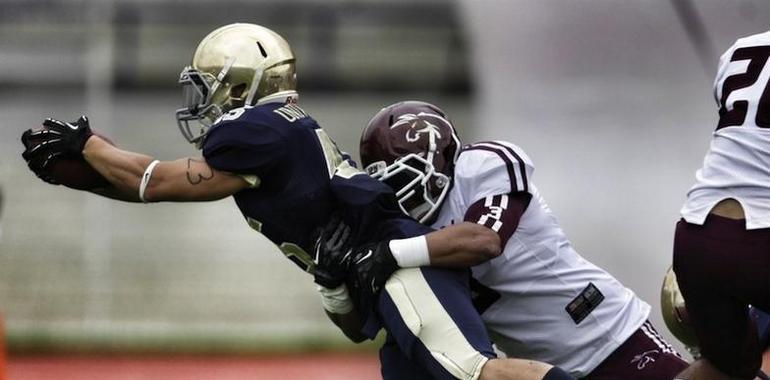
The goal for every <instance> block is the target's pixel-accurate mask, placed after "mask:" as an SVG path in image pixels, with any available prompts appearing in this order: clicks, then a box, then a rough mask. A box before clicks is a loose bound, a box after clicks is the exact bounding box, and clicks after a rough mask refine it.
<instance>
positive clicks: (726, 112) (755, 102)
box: [717, 46, 770, 130]
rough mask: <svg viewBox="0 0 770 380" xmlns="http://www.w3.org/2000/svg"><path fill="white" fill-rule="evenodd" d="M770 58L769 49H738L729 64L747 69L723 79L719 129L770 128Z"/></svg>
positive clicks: (760, 47)
mask: <svg viewBox="0 0 770 380" xmlns="http://www.w3.org/2000/svg"><path fill="white" fill-rule="evenodd" d="M769 57H770V46H752V47H745V48H741V49H737V50H735V52H734V53H733V55H732V57H731V58H730V64H729V65H730V66H733V67H735V66H737V67H738V68H740V67H742V66H745V67H746V70H745V71H742V72H741V73H740V74H735V75H731V76H729V77H727V78H725V80H724V84H723V85H722V96H721V99H719V104H720V108H719V124H717V130H719V129H721V128H724V127H730V126H756V127H760V128H770V86H768V80H769V79H770V65H768V64H767V63H768V58H769ZM746 61H748V62H746ZM738 65H740V66H738ZM728 70H730V69H729V68H728Z"/></svg>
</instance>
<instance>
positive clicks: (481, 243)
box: [391, 222, 502, 268]
mask: <svg viewBox="0 0 770 380" xmlns="http://www.w3.org/2000/svg"><path fill="white" fill-rule="evenodd" d="M425 240H426V242H427V248H428V254H429V257H430V259H429V260H430V265H431V266H440V267H450V268H458V267H469V266H473V265H476V264H480V263H482V262H484V261H487V260H490V259H493V258H495V257H497V256H499V255H500V253H501V252H502V247H501V245H500V237H499V236H498V235H497V234H496V233H495V232H494V231H492V230H491V229H489V228H487V227H484V226H482V225H479V224H476V223H471V222H463V223H460V224H454V225H451V226H448V227H446V228H442V229H440V230H437V231H434V232H431V233H429V234H427V235H425ZM391 248H392V246H391ZM394 255H396V253H395V252H394Z"/></svg>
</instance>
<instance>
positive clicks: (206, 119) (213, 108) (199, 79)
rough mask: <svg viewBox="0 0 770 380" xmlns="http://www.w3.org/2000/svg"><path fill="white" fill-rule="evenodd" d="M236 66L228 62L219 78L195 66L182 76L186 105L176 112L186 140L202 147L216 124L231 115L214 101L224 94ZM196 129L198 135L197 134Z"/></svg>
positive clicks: (183, 104) (232, 60) (185, 69)
mask: <svg viewBox="0 0 770 380" xmlns="http://www.w3.org/2000/svg"><path fill="white" fill-rule="evenodd" d="M234 62H235V59H228V60H227V63H226V64H225V66H224V67H223V68H222V70H221V71H220V72H219V75H217V76H216V77H214V76H213V75H211V74H210V73H207V72H201V71H199V70H196V69H194V68H192V66H187V67H185V68H184V69H183V70H182V72H181V73H180V74H179V84H180V85H182V99H183V103H182V108H180V109H178V110H176V122H177V125H178V126H179V131H180V132H182V135H183V136H184V137H185V139H187V141H189V142H190V143H192V144H195V145H196V146H198V147H200V145H201V143H202V140H203V137H204V136H205V135H206V133H207V132H208V129H209V127H211V124H213V123H214V120H216V119H217V118H219V117H220V116H222V114H223V113H224V112H225V111H228V110H224V109H222V106H221V105H220V104H221V103H220V102H216V101H214V97H215V95H218V94H221V92H219V93H218V92H217V91H218V90H219V88H220V86H221V85H222V80H223V79H224V78H225V77H226V76H227V74H228V71H230V68H231V67H232V65H233V63H234ZM228 100H229V99H228ZM229 102H230V103H232V101H229ZM191 123H192V124H191ZM196 129H197V132H194V130H196Z"/></svg>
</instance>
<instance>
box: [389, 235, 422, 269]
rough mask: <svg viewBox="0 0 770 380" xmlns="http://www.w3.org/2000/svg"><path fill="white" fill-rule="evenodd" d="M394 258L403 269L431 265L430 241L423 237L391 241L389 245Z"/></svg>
mask: <svg viewBox="0 0 770 380" xmlns="http://www.w3.org/2000/svg"><path fill="white" fill-rule="evenodd" d="M388 245H389V246H390V251H391V252H392V253H393V258H394V259H396V263H397V264H398V266H400V267H401V268H412V267H421V266H425V265H430V252H429V251H428V240H427V239H426V238H425V235H423V236H417V237H413V238H408V239H398V240H391V241H390V243H389V244H388Z"/></svg>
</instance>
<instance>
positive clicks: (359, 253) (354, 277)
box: [348, 241, 399, 299]
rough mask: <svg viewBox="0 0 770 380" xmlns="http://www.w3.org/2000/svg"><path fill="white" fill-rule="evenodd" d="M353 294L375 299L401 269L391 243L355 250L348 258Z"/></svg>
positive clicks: (386, 242) (369, 245)
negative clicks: (394, 273)
mask: <svg viewBox="0 0 770 380" xmlns="http://www.w3.org/2000/svg"><path fill="white" fill-rule="evenodd" d="M348 260H349V262H350V269H349V271H350V279H349V282H348V284H350V285H351V286H352V287H353V293H355V294H357V296H358V297H362V298H364V299H375V297H377V296H378V295H379V294H380V291H381V290H382V287H383V286H385V282H386V281H388V278H390V275H392V274H393V272H395V271H397V270H398V269H399V266H398V264H397V263H396V259H395V258H394V257H393V252H391V251H390V242H389V241H381V242H378V243H372V244H367V245H363V246H360V247H357V248H355V249H353V253H352V254H351V255H349V258H348Z"/></svg>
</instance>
